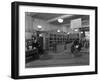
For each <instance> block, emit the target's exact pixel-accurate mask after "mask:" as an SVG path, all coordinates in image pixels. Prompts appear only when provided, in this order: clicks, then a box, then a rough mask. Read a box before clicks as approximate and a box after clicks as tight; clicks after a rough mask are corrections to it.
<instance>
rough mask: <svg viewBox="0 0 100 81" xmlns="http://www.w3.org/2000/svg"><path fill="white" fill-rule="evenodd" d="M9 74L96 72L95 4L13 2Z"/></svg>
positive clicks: (46, 74)
mask: <svg viewBox="0 0 100 81" xmlns="http://www.w3.org/2000/svg"><path fill="white" fill-rule="evenodd" d="M11 58H12V60H11V62H12V63H11V64H12V71H11V74H12V78H14V79H21V78H22V79H24V78H41V77H55V76H71V75H85V74H97V7H94V6H81V5H61V4H48V3H31V2H30V3H28V2H13V3H12V57H11Z"/></svg>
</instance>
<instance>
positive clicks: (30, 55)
mask: <svg viewBox="0 0 100 81" xmlns="http://www.w3.org/2000/svg"><path fill="white" fill-rule="evenodd" d="M89 33H90V32H89V15H80V14H57V13H40V12H39V13H36V12H25V61H26V67H32V63H33V64H34V62H35V61H37V60H40V62H41V59H42V60H48V59H49V60H52V59H55V58H58V59H60V58H62V59H63V58H65V57H66V58H65V59H68V58H76V57H73V53H72V51H71V50H72V45H73V42H74V41H75V40H77V39H78V40H79V41H82V42H81V45H82V48H81V50H80V51H79V52H77V53H82V55H84V54H86V53H87V54H89ZM63 53H65V55H63ZM79 58H81V57H79ZM88 60H89V57H88ZM52 63H53V62H52ZM52 63H51V64H52ZM35 64H37V63H35ZM38 64H39V63H38ZM41 64H42V63H41ZM86 64H89V62H88V63H86ZM53 65H54V64H53ZM55 65H56V64H55ZM41 66H42V65H41ZM33 67H34V66H33Z"/></svg>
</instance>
